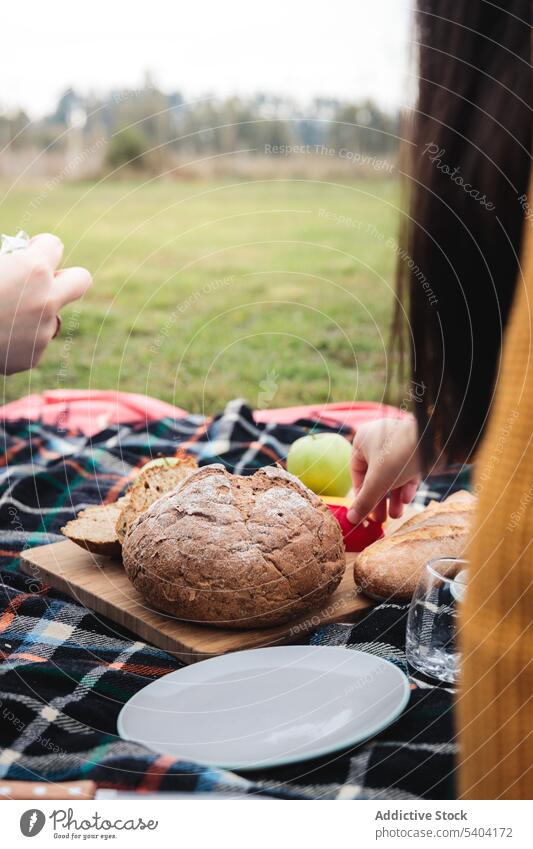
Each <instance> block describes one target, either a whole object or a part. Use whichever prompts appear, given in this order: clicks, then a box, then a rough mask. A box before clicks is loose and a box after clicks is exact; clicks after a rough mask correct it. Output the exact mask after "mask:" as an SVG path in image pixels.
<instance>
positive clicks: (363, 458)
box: [348, 418, 420, 525]
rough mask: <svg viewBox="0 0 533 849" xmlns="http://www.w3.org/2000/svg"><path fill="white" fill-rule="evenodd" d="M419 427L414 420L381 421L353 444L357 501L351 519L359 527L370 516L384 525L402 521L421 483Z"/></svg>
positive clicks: (366, 427)
mask: <svg viewBox="0 0 533 849" xmlns="http://www.w3.org/2000/svg"><path fill="white" fill-rule="evenodd" d="M417 440H418V435H417V426H416V422H415V420H414V419H413V418H408V419H378V421H375V422H369V423H368V424H365V425H362V426H361V427H360V428H359V429H358V430H357V433H356V435H355V438H354V441H353V450H352V459H351V470H352V481H353V487H354V490H355V500H354V502H353V504H352V506H351V507H350V509H349V510H348V519H349V520H350V522H352V523H353V524H354V525H359V524H360V523H361V522H362V521H363V520H364V519H366V517H367V516H369V515H371V517H372V518H373V519H374V520H375V521H377V522H384V521H385V519H386V518H387V500H388V502H389V503H388V512H389V515H390V516H391V518H393V519H397V518H399V517H400V516H401V515H402V513H403V509H404V505H405V504H409V503H410V502H411V501H412V500H413V498H414V497H415V493H416V490H417V487H418V484H419V483H420V464H419V461H418V455H417Z"/></svg>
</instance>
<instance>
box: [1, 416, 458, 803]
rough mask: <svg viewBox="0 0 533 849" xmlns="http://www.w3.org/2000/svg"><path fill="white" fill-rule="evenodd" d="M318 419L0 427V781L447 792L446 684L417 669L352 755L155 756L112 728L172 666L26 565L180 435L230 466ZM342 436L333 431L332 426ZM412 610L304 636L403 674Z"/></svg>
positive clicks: (323, 794)
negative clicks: (216, 761) (406, 692)
mask: <svg viewBox="0 0 533 849" xmlns="http://www.w3.org/2000/svg"><path fill="white" fill-rule="evenodd" d="M311 428H316V429H321V430H326V429H327V426H326V425H325V424H324V423H323V422H321V423H316V422H312V421H305V420H302V421H299V422H296V423H294V424H293V425H275V424H265V425H258V424H256V423H255V421H254V418H253V415H252V412H251V410H249V409H248V408H247V407H246V406H245V405H244V404H242V403H241V402H231V403H230V404H228V406H227V408H226V410H225V411H224V413H223V414H222V415H220V416H217V417H215V418H214V419H204V418H202V417H198V416H188V417H187V418H184V419H180V420H176V421H174V420H171V419H163V420H161V421H157V422H151V423H149V424H148V425H134V426H114V427H111V428H109V429H108V430H105V431H103V432H102V433H100V434H97V435H96V436H93V437H92V438H88V437H84V436H82V435H80V434H79V433H69V432H66V431H64V430H61V429H60V428H51V427H45V426H43V425H41V424H38V423H31V422H27V421H25V422H15V423H9V424H8V423H5V425H4V427H3V429H2V442H3V446H2V455H3V456H2V460H1V463H0V556H1V560H0V567H1V572H0V578H1V586H0V747H1V748H0V778H9V779H11V780H17V779H19V780H45V781H64V780H74V779H81V778H90V779H93V780H95V781H96V782H97V783H98V784H99V785H100V786H102V787H112V788H118V789H128V788H138V789H142V790H146V791H154V790H182V791H190V792H204V793H205V792H210V791H217V792H227V793H234V792H236V791H238V792H245V793H247V794H251V795H253V794H258V795H268V796H275V797H279V798H287V799H290V798H294V799H306V798H313V799H316V798H319V799H338V798H354V799H355V798H379V799H410V798H419V797H425V798H439V799H444V798H453V796H454V764H455V754H456V744H455V738H454V728H453V717H452V711H451V699H452V695H451V692H450V691H449V690H448V689H446V688H445V687H435V686H432V685H430V684H429V683H428V682H425V681H423V680H420V679H417V678H412V679H411V681H412V692H411V699H410V702H409V705H408V706H407V708H406V710H405V711H404V713H403V714H402V716H401V717H400V718H399V719H398V720H397V721H396V722H395V723H394V724H393V725H391V726H390V727H389V728H387V729H386V730H385V731H384V732H382V733H381V734H380V735H379V736H378V737H376V738H375V739H373V740H371V741H369V742H368V743H366V744H364V745H361V746H358V747H356V748H354V749H352V750H350V751H346V752H342V753H336V754H333V755H330V756H329V757H326V758H321V759H320V760H316V761H308V762H305V763H300V764H296V765H292V766H288V767H281V768H279V769H275V770H263V771H257V772H255V773H250V772H247V773H243V774H240V775H238V774H236V773H230V772H227V771H224V770H219V769H213V768H207V767H204V766H200V765H198V764H194V763H188V762H184V761H178V760H175V759H174V758H171V757H161V756H159V755H157V754H154V753H153V752H151V751H150V750H148V749H146V748H145V747H143V746H141V745H137V744H135V743H130V742H126V741H123V740H121V739H120V738H119V737H118V736H117V730H116V720H117V716H118V714H119V712H120V709H121V708H122V706H123V704H124V703H125V702H126V701H127V700H128V699H129V698H130V697H131V696H132V695H133V694H134V693H135V692H137V691H138V690H139V689H141V688H142V687H144V686H146V685H147V684H148V683H149V682H150V681H153V680H155V679H156V678H158V677H159V676H162V675H165V674H166V673H168V672H170V671H172V670H174V669H176V668H178V667H179V666H180V662H179V661H177V660H176V659H175V658H173V657H172V656H171V655H169V654H167V653H165V652H163V651H160V650H158V649H155V648H152V647H151V646H148V645H146V644H144V643H141V642H139V641H137V640H135V638H132V636H131V635H129V634H127V633H126V632H121V631H120V630H119V629H118V628H117V626H116V625H114V624H112V623H109V622H107V621H105V620H103V619H102V618H101V617H98V616H96V615H94V614H93V613H91V612H90V611H88V610H87V609H85V608H84V607H82V606H81V605H79V604H77V603H75V602H74V601H72V600H71V599H70V598H68V597H67V596H65V595H62V594H61V593H58V592H55V591H52V590H50V589H49V588H47V587H46V586H43V585H41V584H40V583H39V582H38V580H36V579H35V578H32V577H27V576H24V575H22V574H20V572H19V570H18V559H19V555H20V553H21V551H23V550H24V549H26V548H28V547H32V546H36V545H42V544H44V543H51V542H56V541H59V540H61V539H62V537H61V535H60V534H59V528H60V527H61V525H63V524H64V523H65V522H66V521H68V520H69V519H70V518H72V517H73V516H74V515H75V513H76V512H77V511H78V510H79V509H81V508H82V507H84V506H87V505H90V504H95V503H100V502H101V501H111V500H114V499H115V498H116V497H117V496H118V495H119V494H120V493H121V492H122V491H123V490H124V489H125V487H126V486H127V484H128V482H129V481H130V479H131V478H132V476H133V474H134V470H135V468H136V467H138V466H139V465H142V463H144V462H145V461H146V460H147V459H149V458H150V457H152V456H156V455H157V454H163V455H168V454H172V453H174V451H175V450H176V448H177V447H178V446H181V447H183V448H185V449H186V450H187V451H189V452H191V453H194V454H195V455H196V456H197V458H198V460H199V462H200V464H206V463H211V462H215V461H216V462H222V463H224V465H225V466H226V467H227V468H229V469H231V470H233V471H236V472H238V473H241V474H246V473H251V472H253V471H254V469H256V468H258V467H259V466H262V465H265V464H269V463H272V462H274V461H276V460H278V459H283V458H284V457H285V456H286V453H287V450H288V447H289V445H290V444H291V443H292V442H293V441H294V440H295V439H297V438H298V437H300V436H301V435H302V434H303V433H305V432H306V431H308V430H309V429H311ZM335 429H336V430H341V432H346V430H343V429H342V428H338V427H336V428H335ZM465 474H466V473H465V471H464V470H462V471H461V470H450V473H449V474H448V475H446V476H443V477H442V478H439V479H438V480H437V479H433V480H431V481H428V482H426V485H425V486H424V487H423V488H422V489H421V494H420V498H422V499H423V500H426V499H427V498H428V497H437V498H438V497H442V495H444V494H447V493H448V492H451V491H453V490H455V489H457V488H461V487H462V486H464V485H465V483H466V478H465ZM405 619H406V606H405V605H398V604H390V603H389V604H382V605H379V606H378V607H375V608H373V609H371V610H367V611H363V612H362V613H361V614H360V616H359V619H358V620H357V622H356V624H355V625H331V626H327V627H324V628H321V629H320V630H318V631H317V632H316V633H314V634H313V635H312V636H311V637H310V642H311V643H313V644H318V645H337V646H345V647H346V650H348V651H349V650H350V649H360V650H363V651H368V652H371V653H372V654H376V655H379V656H380V657H384V658H387V659H389V660H391V661H392V662H393V663H395V664H397V665H399V666H400V667H401V668H402V669H404V670H406V661H405V650H404V649H405V646H404V640H405Z"/></svg>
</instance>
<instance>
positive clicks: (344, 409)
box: [254, 401, 407, 430]
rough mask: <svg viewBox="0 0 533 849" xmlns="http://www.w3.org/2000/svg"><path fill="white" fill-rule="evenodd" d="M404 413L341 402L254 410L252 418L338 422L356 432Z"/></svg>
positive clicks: (373, 404) (380, 406)
mask: <svg viewBox="0 0 533 849" xmlns="http://www.w3.org/2000/svg"><path fill="white" fill-rule="evenodd" d="M405 415H407V414H406V413H404V412H402V410H399V409H398V407H391V406H389V405H388V404H378V403H376V402H374V401H364V402H360V403H356V402H355V401H354V402H351V403H350V402H341V403H338V404H309V405H307V406H305V407H280V408H279V409H277V410H256V411H255V412H254V416H255V418H256V420H257V421H258V422H277V423H278V424H291V423H292V422H295V421H296V420H297V419H322V420H323V421H327V422H332V421H333V422H340V424H343V425H348V426H349V427H352V428H353V429H354V430H357V428H358V427H359V425H362V424H364V423H365V422H370V421H373V420H374V419H382V418H390V419H401V418H403V417H404V416H405Z"/></svg>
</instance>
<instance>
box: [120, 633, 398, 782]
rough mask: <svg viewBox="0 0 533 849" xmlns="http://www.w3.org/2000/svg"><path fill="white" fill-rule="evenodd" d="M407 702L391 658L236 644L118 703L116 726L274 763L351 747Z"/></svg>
mask: <svg viewBox="0 0 533 849" xmlns="http://www.w3.org/2000/svg"><path fill="white" fill-rule="evenodd" d="M408 700H409V683H408V681H407V678H406V676H405V675H404V673H403V672H402V671H401V670H400V669H398V668H397V667H396V666H393V664H392V663H389V662H388V661H386V660H382V659H381V658H379V657H373V656H372V655H370V654H366V653H365V652H359V651H353V650H351V649H345V648H339V647H334V646H279V647H275V648H265V649H253V650H252V651H242V652H235V653H233V654H226V655H222V656H221V657H215V658H211V659H209V660H204V661H202V662H200V663H195V664H193V665H192V666H186V667H184V668H183V669H178V670H176V672H171V673H170V674H169V675H166V676H165V677H164V678H160V679H159V680H158V681H154V682H153V683H152V684H149V685H148V686H147V687H145V688H144V689H143V690H140V691H139V692H138V693H136V694H135V695H134V696H133V698H131V699H130V701H129V702H128V703H127V704H126V705H124V707H123V708H122V710H121V712H120V715H119V718H118V733H119V734H120V736H121V737H122V738H123V739H125V740H132V741H135V742H137V743H142V744H143V745H145V746H148V747H149V748H151V749H153V750H155V751H156V752H159V753H161V754H165V755H173V756H175V757H176V758H181V759H185V760H190V761H196V762H198V763H202V764H210V765H213V766H220V767H224V768H226V769H239V770H245V769H253V768H257V767H261V768H263V767H273V766H280V765H281V764H288V763H293V762H295V761H301V760H306V759H308V758H315V757H319V756H322V755H326V754H328V753H329V752H334V751H337V750H339V749H344V748H348V747H350V746H354V745H355V744H356V743H360V742H361V741H362V740H366V739H367V738H369V737H372V736H373V735H374V734H377V733H378V732H379V731H382V730H383V729H384V728H385V727H386V726H387V725H389V724H390V723H391V722H393V721H394V720H395V719H396V718H397V716H398V715H399V714H400V713H401V712H402V710H403V709H404V707H405V706H406V704H407V702H408Z"/></svg>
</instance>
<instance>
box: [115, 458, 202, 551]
mask: <svg viewBox="0 0 533 849" xmlns="http://www.w3.org/2000/svg"><path fill="white" fill-rule="evenodd" d="M197 469H198V464H197V463H196V460H195V459H194V458H193V457H182V458H180V462H179V463H177V464H176V465H175V466H155V467H154V466H152V468H150V469H147V470H146V471H145V472H143V471H141V473H140V474H139V476H138V477H137V478H135V480H134V482H133V483H132V485H131V486H130V488H129V489H128V493H127V495H128V500H127V503H126V504H124V506H123V508H122V510H121V511H120V514H119V515H118V517H117V520H116V526H115V527H116V534H117V537H118V539H119V541H120V543H121V544H122V543H123V542H124V538H125V537H126V534H127V533H128V531H129V529H130V527H131V526H132V524H133V522H134V521H135V519H136V518H137V516H140V515H141V513H144V511H145V510H147V509H148V507H150V505H151V504H153V503H154V501H157V499H158V498H161V496H162V495H166V493H167V492H172V490H174V489H176V487H177V486H179V484H180V483H181V482H182V481H184V480H185V479H186V478H188V477H189V475H192V473H193V472H195V471H196V470H197Z"/></svg>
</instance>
